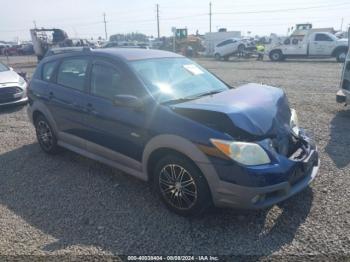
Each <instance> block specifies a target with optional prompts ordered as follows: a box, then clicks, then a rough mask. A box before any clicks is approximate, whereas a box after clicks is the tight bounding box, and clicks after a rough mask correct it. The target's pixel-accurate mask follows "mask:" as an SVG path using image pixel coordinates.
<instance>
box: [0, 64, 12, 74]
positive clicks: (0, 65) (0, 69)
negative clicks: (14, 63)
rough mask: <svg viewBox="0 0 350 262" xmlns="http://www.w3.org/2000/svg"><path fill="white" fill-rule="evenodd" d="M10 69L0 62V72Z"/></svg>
mask: <svg viewBox="0 0 350 262" xmlns="http://www.w3.org/2000/svg"><path fill="white" fill-rule="evenodd" d="M9 70H10V69H9V68H8V67H7V66H5V65H4V64H2V63H0V72H4V71H9Z"/></svg>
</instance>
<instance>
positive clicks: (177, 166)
mask: <svg viewBox="0 0 350 262" xmlns="http://www.w3.org/2000/svg"><path fill="white" fill-rule="evenodd" d="M154 185H155V188H156V190H157V192H158V194H159V195H160V197H161V199H162V201H163V202H164V203H165V205H166V206H167V207H168V208H169V209H170V210H171V211H173V212H175V213H177V214H179V215H182V216H194V215H199V214H201V213H202V212H204V211H205V210H206V209H207V208H208V207H209V206H210V204H211V194H210V190H209V186H208V184H207V181H206V179H205V178H204V176H203V175H202V173H201V172H200V170H199V169H198V168H197V167H196V166H195V165H194V164H193V163H192V162H191V161H190V160H188V159H187V158H185V157H182V156H180V155H175V154H174V155H168V156H165V157H163V158H162V159H160V160H159V162H158V163H157V165H156V167H155V179H154Z"/></svg>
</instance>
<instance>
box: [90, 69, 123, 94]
mask: <svg viewBox="0 0 350 262" xmlns="http://www.w3.org/2000/svg"><path fill="white" fill-rule="evenodd" d="M121 85H122V75H121V73H120V71H119V70H117V69H116V68H114V67H112V66H109V65H105V64H102V63H95V64H93V66H92V70H91V87H90V92H91V94H93V95H96V96H100V97H104V98H108V99H111V98H113V97H114V96H116V95H117V94H120V91H121V89H122V88H121Z"/></svg>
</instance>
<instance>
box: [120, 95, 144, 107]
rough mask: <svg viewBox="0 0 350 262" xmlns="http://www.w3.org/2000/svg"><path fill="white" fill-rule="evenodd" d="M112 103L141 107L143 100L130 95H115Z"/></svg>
mask: <svg viewBox="0 0 350 262" xmlns="http://www.w3.org/2000/svg"><path fill="white" fill-rule="evenodd" d="M114 104H115V105H116V106H123V107H129V108H135V109H136V108H141V107H142V106H143V102H142V100H141V99H140V98H138V97H136V96H132V95H116V96H115V97H114Z"/></svg>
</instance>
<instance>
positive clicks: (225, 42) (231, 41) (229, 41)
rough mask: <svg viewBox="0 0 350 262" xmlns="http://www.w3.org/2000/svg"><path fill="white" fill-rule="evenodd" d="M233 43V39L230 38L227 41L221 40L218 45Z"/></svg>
mask: <svg viewBox="0 0 350 262" xmlns="http://www.w3.org/2000/svg"><path fill="white" fill-rule="evenodd" d="M232 43H234V42H233V40H232V39H229V40H225V41H223V42H221V43H220V44H218V45H217V46H218V47H220V46H224V45H228V44H232Z"/></svg>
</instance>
